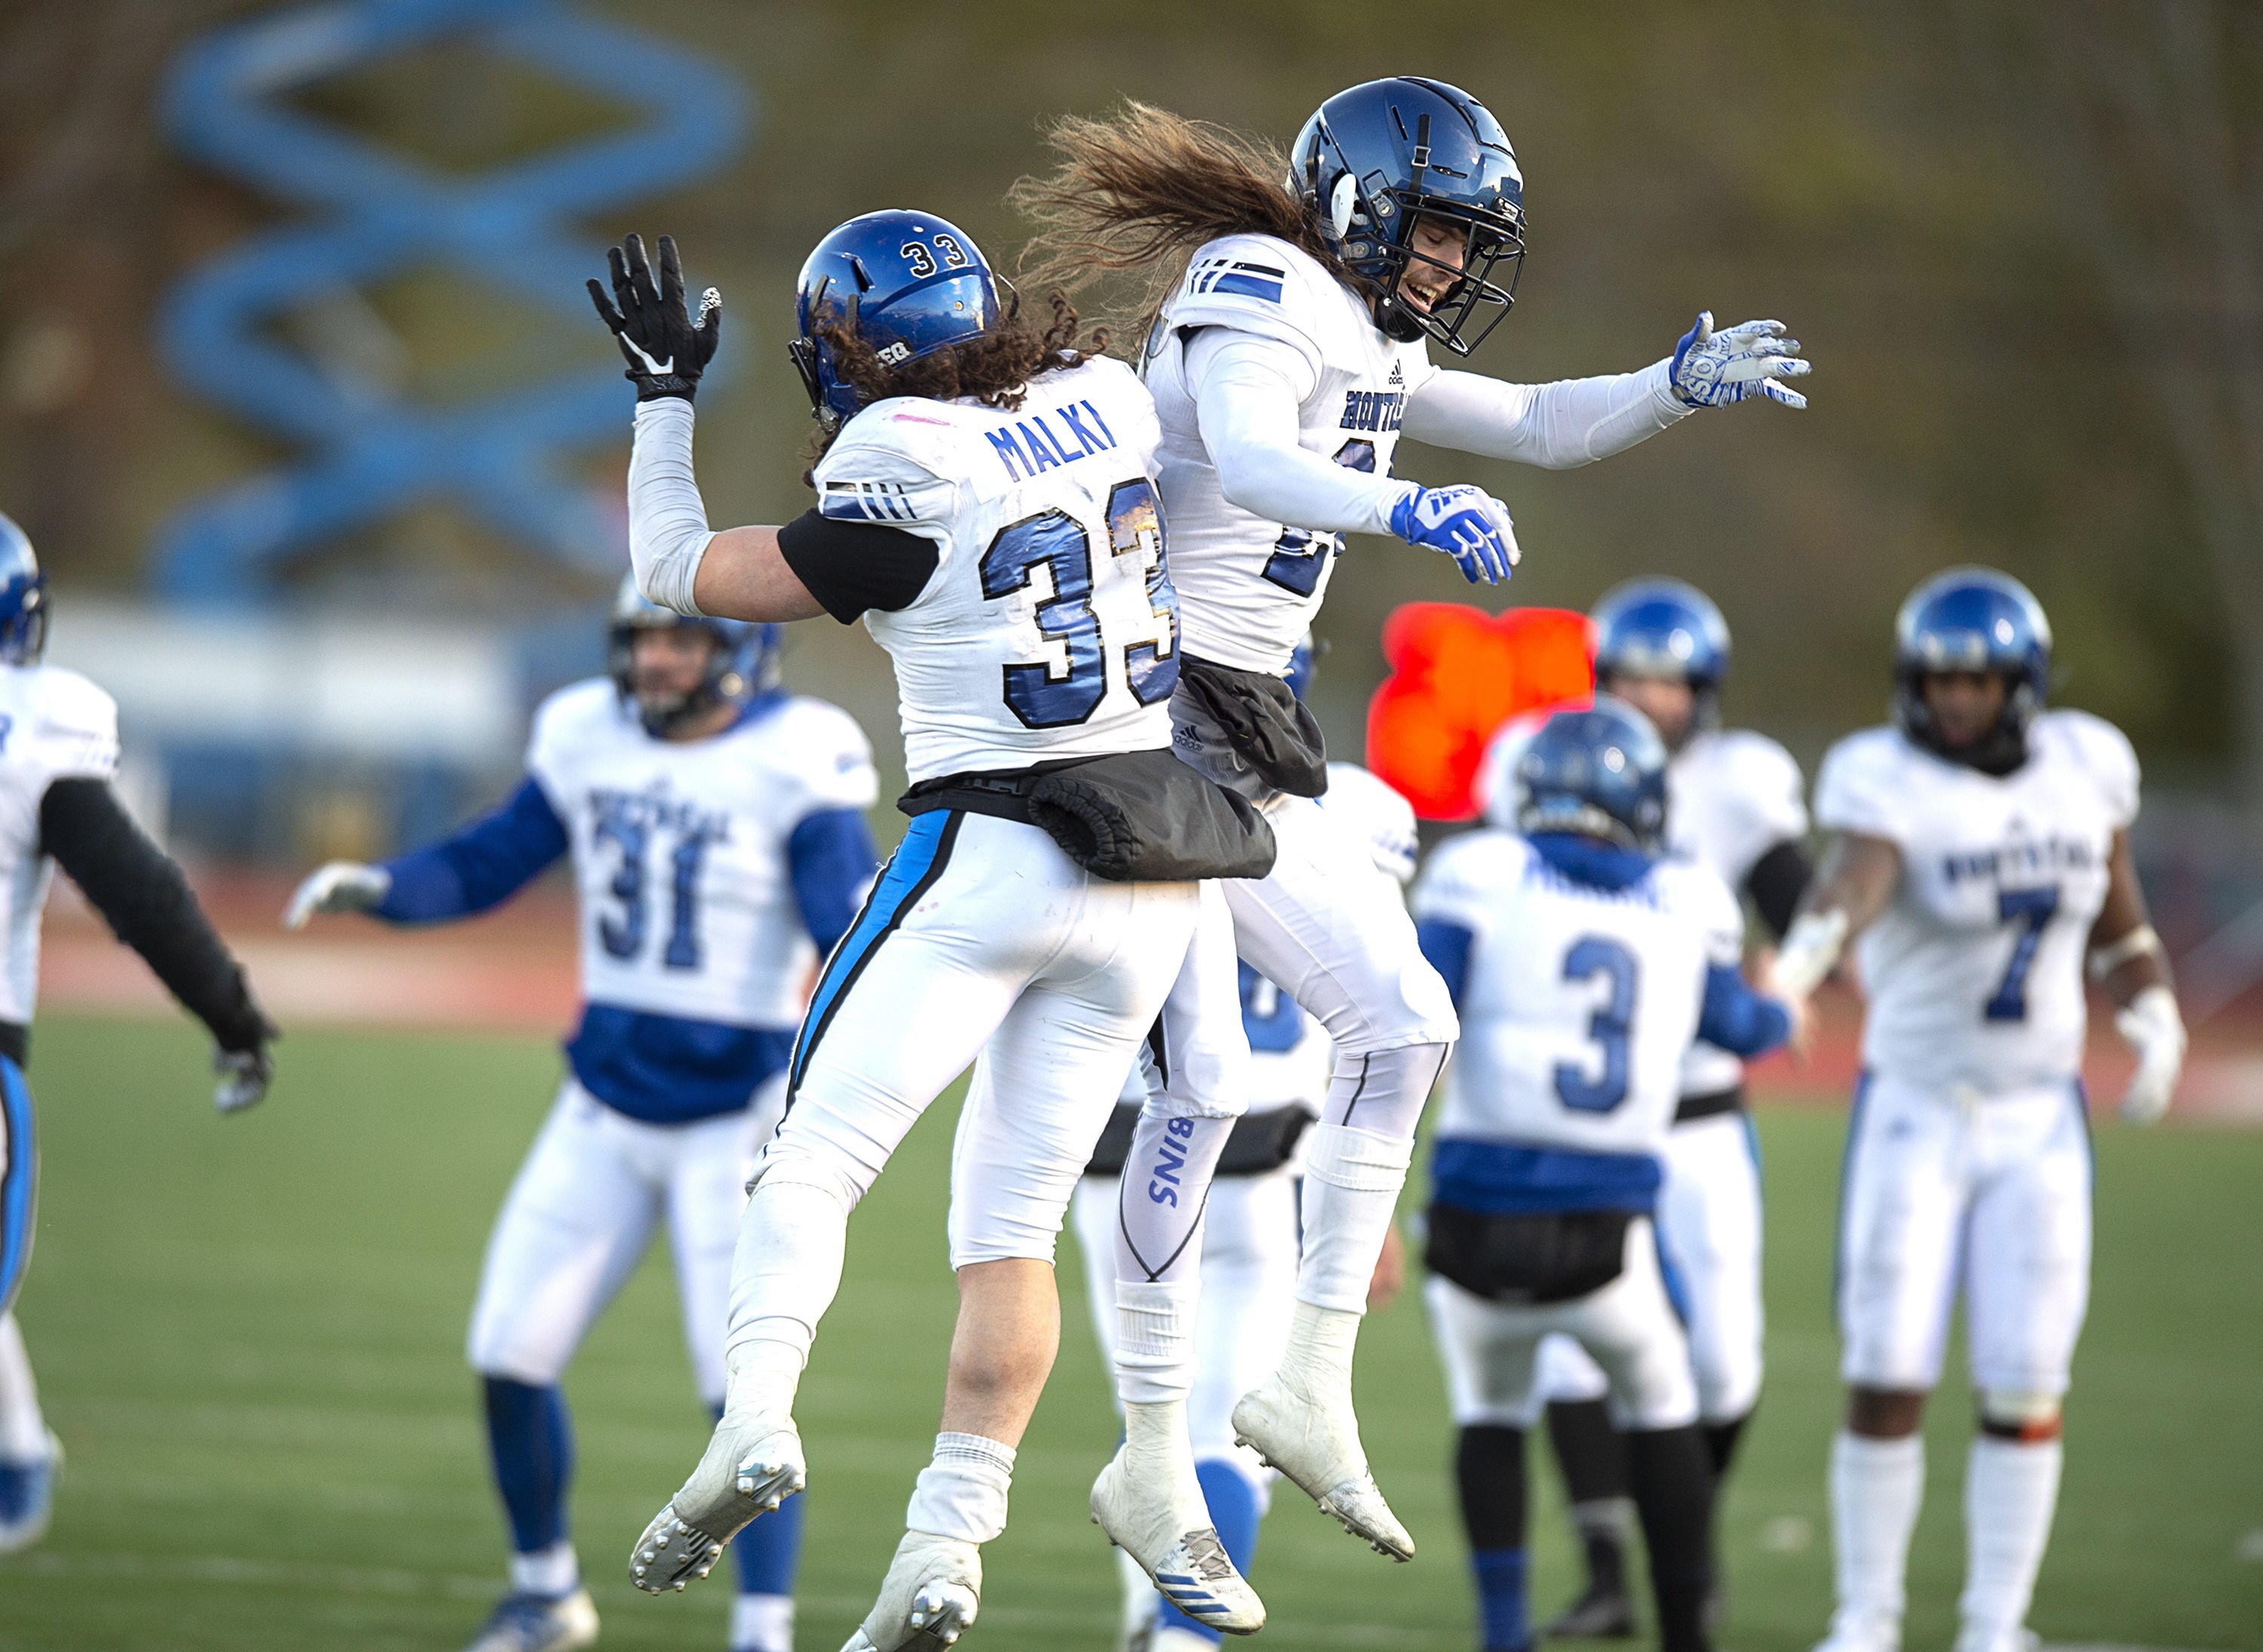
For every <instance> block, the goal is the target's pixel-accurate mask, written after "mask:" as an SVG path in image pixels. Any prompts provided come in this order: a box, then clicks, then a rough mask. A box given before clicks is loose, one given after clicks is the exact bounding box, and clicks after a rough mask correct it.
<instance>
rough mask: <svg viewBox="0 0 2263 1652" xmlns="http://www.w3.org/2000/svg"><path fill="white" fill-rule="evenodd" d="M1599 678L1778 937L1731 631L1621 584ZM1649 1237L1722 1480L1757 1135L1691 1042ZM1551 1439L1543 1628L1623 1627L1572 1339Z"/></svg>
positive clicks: (1752, 1348) (1775, 890)
mask: <svg viewBox="0 0 2263 1652" xmlns="http://www.w3.org/2000/svg"><path fill="white" fill-rule="evenodd" d="M1591 619H1592V620H1593V623H1594V649H1595V685H1596V687H1598V688H1599V689H1601V690H1602V691H1603V692H1606V693H1609V694H1612V695H1616V697H1617V698H1618V699H1623V700H1624V701H1626V702H1627V704H1629V705H1630V706H1634V707H1635V709H1636V710H1638V711H1639V712H1641V713H1642V714H1644V715H1645V716H1646V717H1648V718H1649V719H1650V721H1651V726H1652V728H1656V729H1657V730H1658V732H1659V737H1660V738H1661V739H1663V740H1664V741H1665V742H1666V747H1667V750H1668V751H1669V752H1671V753H1672V754H1673V757H1672V760H1671V761H1670V762H1669V763H1668V764H1667V770H1666V790H1667V801H1668V803H1669V805H1670V807H1669V808H1667V847H1668V849H1670V850H1671V851H1673V852H1674V853H1675V854H1678V855H1681V856H1683V857H1685V858H1688V859H1694V860H1696V861H1698V862H1700V863H1701V864H1703V865H1704V866H1710V868H1711V869H1712V870H1713V871H1714V872H1716V873H1719V874H1720V878H1721V880H1722V881H1723V882H1724V883H1725V884H1727V885H1728V886H1729V887H1730V888H1732V889H1734V890H1736V891H1738V892H1739V894H1740V895H1744V896H1746V897H1747V898H1748V899H1749V900H1750V902H1751V903H1752V906H1753V909H1754V910H1755V911H1756V912H1758V913H1759V915H1760V919H1761V924H1764V925H1765V926H1766V928H1767V930H1768V935H1769V938H1770V939H1771V940H1772V941H1780V940H1782V938H1783V934H1784V931H1786V930H1787V929H1789V927H1790V924H1791V916H1792V911H1793V909H1794V908H1795V907H1796V906H1797V904H1798V902H1799V896H1800V893H1801V891H1802V890H1804V888H1806V887H1807V880H1808V877H1809V874H1810V872H1811V866H1810V864H1809V861H1808V858H1807V847H1806V841H1805V840H1806V837H1807V808H1806V804H1805V801H1804V795H1803V793H1804V789H1805V788H1804V783H1803V782H1802V780H1801V779H1800V773H1799V765H1798V764H1797V763H1795V762H1794V761H1793V760H1792V757H1791V754H1790V753H1789V752H1788V751H1786V750H1784V749H1783V748H1782V746H1780V745H1778V744H1777V743H1775V741H1773V740H1771V739H1769V738H1768V736H1767V735H1761V734H1755V733H1753V731H1752V730H1750V729H1745V728H1729V729H1724V728H1721V727H1720V696H1721V685H1722V684H1723V683H1724V681H1726V679H1727V677H1728V674H1729V627H1728V622H1727V621H1726V620H1724V619H1723V618H1722V617H1721V611H1720V610H1719V609H1718V608H1717V607H1716V606H1715V605H1713V603H1712V601H1711V599H1710V598H1707V597H1706V596H1705V595H1704V593H1703V592H1702V591H1698V590H1696V589H1695V587H1693V586H1690V585H1688V584H1685V583H1682V582H1681V581H1680V580H1678V579H1638V580H1630V581H1629V582H1628V583H1625V584H1623V585H1620V586H1619V587H1617V588H1616V590H1613V591H1609V593H1607V594H1606V595H1605V596H1604V598H1603V599H1602V600H1601V602H1599V603H1597V604H1596V605H1595V607H1594V613H1593V614H1592V616H1591ZM1662 1162H1663V1163H1664V1164H1665V1167H1666V1183H1665V1185H1664V1187H1663V1188H1662V1189H1661V1191H1660V1192H1659V1201H1658V1230H1659V1241H1660V1243H1663V1244H1664V1245H1665V1247H1666V1250H1667V1255H1668V1256H1670V1257H1673V1258H1674V1269H1675V1272H1677V1273H1678V1274H1679V1276H1680V1278H1681V1286H1682V1291H1683V1306H1684V1308H1685V1309H1686V1311H1687V1314H1688V1332H1689V1352H1690V1357H1691V1358H1692V1359H1694V1360H1695V1364H1696V1373H1697V1415H1698V1420H1699V1422H1700V1423H1701V1424H1703V1427H1704V1430H1705V1444H1706V1447H1707V1449H1708V1450H1709V1451H1710V1453H1711V1454H1712V1459H1713V1473H1714V1475H1715V1478H1716V1480H1718V1479H1719V1478H1720V1477H1721V1476H1722V1475H1724V1474H1726V1473H1727V1472H1728V1467H1729V1461H1730V1458H1731V1456H1732V1453H1734V1452H1735V1450H1736V1445H1737V1438H1738V1436H1739V1434H1740V1433H1741V1432H1742V1431H1743V1429H1744V1425H1745V1419H1746V1417H1749V1416H1750V1415H1751V1414H1752V1409H1753V1404H1754V1402H1756V1401H1757V1400H1758V1399H1759V1397H1760V1388H1761V1179H1760V1148H1759V1141H1758V1138H1757V1137H1756V1136H1755V1135H1754V1134H1753V1127H1752V1118H1751V1115H1750V1114H1749V1113H1748V1112H1746V1100H1745V1086H1744V1064H1743V1063H1742V1062H1741V1061H1739V1060H1738V1059H1737V1057H1736V1056H1735V1055H1733V1054H1730V1053H1729V1052H1728V1051H1726V1050H1724V1049H1720V1048H1718V1047H1716V1046H1714V1045H1711V1044H1708V1043H1707V1042H1705V1040H1703V1039H1700V1040H1697V1041H1696V1042H1695V1043H1694V1044H1692V1045H1691V1046H1690V1047H1689V1053H1688V1055H1687V1056H1685V1057H1684V1058H1683V1060H1682V1065H1681V1101H1680V1102H1679V1104H1677V1105H1676V1106H1675V1108H1674V1129H1673V1131H1672V1133H1671V1134H1668V1135H1667V1139H1666V1148H1665V1151H1664V1154H1663V1156H1662ZM1541 1373H1542V1382H1543V1385H1544V1388H1545V1389H1546V1392H1547V1394H1548V1437H1549V1440H1550V1442H1551V1444H1552V1445H1554V1447H1555V1449H1556V1455H1557V1460H1558V1462H1559V1463H1560V1464H1561V1465H1562V1466H1563V1469H1564V1482H1565V1489H1566V1492H1567V1494H1568V1496H1569V1501H1570V1503H1571V1505H1572V1517H1573V1522H1574V1524H1575V1525H1577V1526H1578V1527H1579V1532H1580V1543H1581V1547H1582V1549H1583V1550H1584V1552H1585V1554H1586V1556H1587V1588H1586V1590H1584V1591H1583V1593H1582V1594H1581V1596H1580V1598H1579V1599H1578V1600H1577V1601H1575V1602H1573V1605H1571V1607H1570V1608H1569V1609H1568V1610H1566V1611H1565V1612H1564V1613H1563V1614H1562V1615H1561V1616H1559V1617H1558V1619H1556V1620H1555V1621H1554V1622H1553V1623H1551V1624H1550V1625H1549V1626H1548V1631H1547V1633H1548V1634H1549V1635H1550V1636H1551V1638H1555V1637H1565V1636H1580V1635H1614V1634H1630V1633H1631V1632H1632V1630H1633V1627H1634V1619H1633V1612H1632V1609H1631V1603H1630V1601H1629V1599H1628V1598H1627V1595H1626V1590H1625V1586H1624V1583H1623V1577H1624V1566H1623V1556H1624V1549H1625V1542H1626V1537H1627V1532H1626V1511H1627V1503H1626V1467H1625V1463H1626V1454H1625V1450H1624V1448H1623V1445H1621V1443H1620V1442H1619V1440H1618V1438H1616V1433H1615V1431H1613V1430H1612V1428H1611V1426H1610V1420H1609V1416H1608V1415H1607V1410H1606V1407H1605V1405H1604V1403H1603V1395H1604V1393H1605V1384H1604V1380H1603V1373H1602V1372H1601V1370H1600V1369H1599V1368H1598V1367H1597V1366H1596V1365H1595V1363H1594V1361H1593V1360H1592V1359H1588V1358H1587V1356H1586V1355H1585V1354H1584V1353H1583V1352H1581V1351H1580V1349H1579V1348H1578V1347H1577V1345H1576V1344H1572V1343H1571V1342H1570V1341H1569V1339H1567V1338H1561V1337H1558V1338H1555V1339H1552V1340H1551V1344H1550V1345H1549V1347H1548V1349H1547V1350H1546V1351H1544V1353H1543V1355H1542V1359H1541Z"/></svg>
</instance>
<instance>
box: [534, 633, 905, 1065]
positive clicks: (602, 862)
mask: <svg viewBox="0 0 2263 1652" xmlns="http://www.w3.org/2000/svg"><path fill="white" fill-rule="evenodd" d="M526 766H527V772H529V773H531V775H532V776H533V777H534V779H535V780H536V782H537V783H538V784H539V785H540V786H541V787H542V790H543V794H544V795H545V796H546V797H547V798H548V799H549V801H550V806H551V808H553V809H554V810H556V811H557V815H558V818H559V819H560V821H562V822H565V825H566V831H567V837H568V841H569V842H570V843H571V844H572V847H573V856H574V879H575V888H576V890H577V891H578V892H579V894H580V895H581V906H582V996H584V997H585V998H587V999H588V1000H589V1002H590V1003H592V1004H613V1005H618V1006H619V1007H620V1008H623V1009H627V1010H640V1011H647V1012H648V1013H651V1014H654V1015H664V1016H672V1017H678V1018H685V1019H690V1020H696V1021H712V1022H719V1023H721V1024H723V1025H729V1026H748V1027H792V1026H793V1025H795V1024H797V1023H798V1022H799V1020H800V1019H801V1012H802V1007H803V1004H804V1003H805V1002H806V998H807V994H808V986H809V978H810V972H811V970H812V969H813V968H814V967H816V964H817V961H818V960H817V953H816V948H815V946H813V944H812V942H811V941H810V938H809V931H808V930H807V928H806V926H805V925H804V924H803V923H802V921H801V913H800V908H799V906H798V905H797V904H796V902H795V899H794V890H793V880H792V869H791V867H790V866H789V865H788V863H787V859H786V844H787V840H788V838H789V837H791V835H792V831H793V829H794V827H795V826H796V825H797V824H799V822H800V821H801V820H802V819H803V817H804V816H806V815H810V814H813V813H815V812H816V811H818V810H821V809H832V808H857V809H861V808H870V807H871V804H872V802H873V801H874V800H875V798H876V797H877V796H878V791H879V779H878V775H877V774H876V773H875V772H874V771H873V768H872V752H871V747H870V745H868V744H867V743H866V742H865V739H864V730H863V729H861V728H858V727H857V724H856V722H855V721H854V720H852V719H851V718H850V715H849V714H848V713H846V712H844V711H842V710H840V709H839V708H838V707H836V706H828V705H827V704H826V703H825V702H824V701H823V700H818V699H804V698H803V697H801V696H799V695H795V694H782V695H778V696H776V697H774V698H771V699H764V700H761V701H757V702H756V704H755V705H753V706H750V707H748V712H747V714H746V715H745V716H744V717H743V718H742V719H741V721H739V723H738V724H737V725H736V726H735V727H734V728H730V729H728V730H727V731H726V732H724V733H722V734H719V735H715V736H713V737H712V739H707V740H691V741H675V740H661V739H657V738H655V737H654V736H653V735H650V734H647V732H646V731H645V728H644V725H643V724H642V723H641V722H640V721H639V720H638V718H637V715H636V713H635V712H634V711H633V709H631V708H630V707H628V706H625V705H624V704H623V703H622V700H621V697H620V694H619V692H618V691H617V690H616V689H615V688H614V686H613V685H612V683H611V680H610V679H607V678H602V677H600V678H596V679H593V680H591V681H589V682H585V683H576V684H575V685H573V686H572V687H570V688H565V689H560V691H559V692H557V693H555V694H553V695H552V696H551V697H550V698H549V699H546V700H545V701H544V702H543V704H542V706H541V708H540V709H539V711H537V712H536V713H535V716H534V735H533V739H532V741H531V744H530V747H529V749H528V751H527V758H526Z"/></svg>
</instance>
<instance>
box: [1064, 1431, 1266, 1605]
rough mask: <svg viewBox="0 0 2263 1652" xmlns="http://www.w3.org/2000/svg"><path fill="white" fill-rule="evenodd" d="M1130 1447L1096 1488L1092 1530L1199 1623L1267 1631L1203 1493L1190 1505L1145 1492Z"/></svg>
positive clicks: (1156, 1490)
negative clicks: (1130, 1462)
mask: <svg viewBox="0 0 2263 1652" xmlns="http://www.w3.org/2000/svg"><path fill="white" fill-rule="evenodd" d="M1125 1449H1126V1448H1125V1447H1123V1446H1118V1447H1117V1451H1116V1455H1115V1456H1114V1457H1112V1458H1110V1460H1109V1462H1108V1467H1105V1468H1103V1469H1102V1470H1101V1471H1100V1478H1099V1479H1097V1480H1095V1481H1094V1482H1092V1520H1093V1524H1094V1525H1097V1526H1098V1527H1099V1528H1100V1529H1101V1530H1102V1531H1103V1532H1107V1533H1108V1540H1109V1541H1110V1542H1111V1543H1113V1544H1115V1545H1116V1546H1117V1547H1118V1548H1120V1549H1122V1550H1123V1551H1124V1553H1125V1554H1129V1555H1130V1556H1131V1557H1132V1559H1133V1560H1135V1561H1139V1567H1140V1569H1141V1570H1142V1571H1144V1572H1146V1574H1147V1576H1149V1577H1150V1578H1152V1579H1153V1582H1154V1584H1155V1589H1156V1591H1157V1592H1158V1593H1159V1594H1160V1595H1161V1596H1162V1597H1163V1598H1164V1599H1166V1600H1168V1601H1169V1602H1170V1603H1171V1604H1172V1605H1174V1606H1176V1607H1177V1608H1178V1609H1179V1610H1180V1611H1181V1612H1184V1613H1186V1614H1187V1616H1188V1617H1189V1618H1191V1619H1194V1620H1195V1621H1196V1622H1197V1623H1199V1624H1205V1625H1207V1626H1208V1627H1211V1628H1213V1629H1216V1630H1218V1631H1219V1632H1221V1633H1222V1634H1256V1633H1257V1632H1258V1631H1259V1630H1260V1629H1262V1628H1263V1627H1265V1603H1264V1602H1263V1601H1262V1600H1260V1599H1259V1598H1257V1591H1256V1590H1254V1589H1252V1588H1251V1587H1250V1586H1249V1584H1248V1583H1247V1581H1246V1580H1245V1579H1244V1578H1243V1577H1242V1576H1241V1574H1240V1572H1239V1571H1237V1570H1235V1569H1234V1565H1233V1561H1232V1560H1231V1559H1230V1558H1229V1557H1228V1556H1227V1554H1226V1552H1225V1547H1224V1546H1223V1545H1222V1544H1220V1543H1219V1542H1218V1530H1217V1528H1216V1527H1215V1526H1213V1525H1211V1521H1210V1511H1209V1510H1208V1509H1207V1508H1205V1507H1204V1504H1203V1502H1202V1489H1201V1487H1200V1486H1199V1485H1191V1486H1190V1487H1189V1490H1190V1491H1191V1493H1192V1498H1191V1502H1190V1503H1189V1500H1188V1499H1186V1498H1182V1497H1173V1496H1169V1495H1168V1490H1166V1489H1163V1488H1160V1487H1148V1488H1144V1489H1143V1488H1140V1487H1138V1486H1136V1485H1135V1483H1134V1481H1133V1477H1132V1474H1130V1473H1129V1472H1128V1471H1127V1470H1126V1468H1125V1466H1124V1452H1125ZM1151 1644H1152V1642H1151Z"/></svg>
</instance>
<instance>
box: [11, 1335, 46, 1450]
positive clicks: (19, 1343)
mask: <svg viewBox="0 0 2263 1652" xmlns="http://www.w3.org/2000/svg"><path fill="white" fill-rule="evenodd" d="M45 1460H47V1418H46V1417H42V1416H40V1385H39V1384H38V1383H36V1382H34V1381H33V1380H32V1357H31V1355H29V1354H28V1353H26V1352H25V1351H24V1333H23V1332H22V1331H21V1330H18V1329H17V1326H16V1316H15V1315H13V1314H0V1463H36V1462H43V1461H45Z"/></svg>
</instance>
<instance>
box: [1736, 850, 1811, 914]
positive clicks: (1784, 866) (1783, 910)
mask: <svg viewBox="0 0 2263 1652" xmlns="http://www.w3.org/2000/svg"><path fill="white" fill-rule="evenodd" d="M1814 876H1815V866H1814V863H1813V862H1812V861H1811V860H1809V859H1808V858H1807V846H1806V845H1805V844H1802V843H1800V842H1799V841H1798V840H1797V839H1796V838H1791V837H1787V838H1785V839H1784V840H1783V841H1782V843H1780V844H1777V845H1776V846H1775V848H1773V849H1771V850H1769V851H1768V853H1766V854H1764V855H1762V856H1761V858H1760V859H1758V860H1756V861H1754V862H1753V869H1752V870H1751V871H1750V872H1749V873H1746V874H1745V893H1746V894H1747V895H1751V896H1752V897H1753V906H1754V907H1755V908H1757V909H1759V911H1760V915H1761V923H1763V924H1767V925H1768V933H1770V934H1771V935H1773V936H1775V938H1776V939H1778V940H1782V938H1784V933H1785V931H1788V930H1789V929H1790V928H1791V915H1792V914H1793V913H1794V912H1796V911H1797V910H1798V909H1799V897H1800V896H1801V895H1804V894H1806V893H1807V885H1808V881H1809V880H1811V879H1812V878H1813V877H1814Z"/></svg>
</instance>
